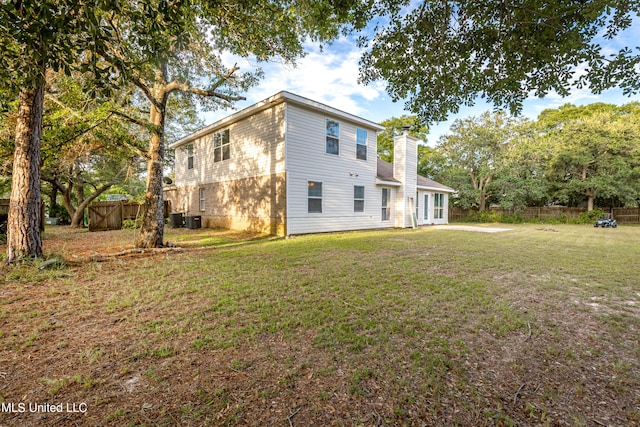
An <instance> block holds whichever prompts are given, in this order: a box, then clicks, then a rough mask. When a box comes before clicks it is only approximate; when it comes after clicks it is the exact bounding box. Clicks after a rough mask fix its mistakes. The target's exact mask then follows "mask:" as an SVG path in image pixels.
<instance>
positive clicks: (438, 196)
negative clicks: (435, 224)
mask: <svg viewBox="0 0 640 427" xmlns="http://www.w3.org/2000/svg"><path fill="white" fill-rule="evenodd" d="M433 218H434V219H442V218H444V194H442V193H435V194H434V195H433Z"/></svg>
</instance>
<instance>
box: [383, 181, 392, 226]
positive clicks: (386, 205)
mask: <svg viewBox="0 0 640 427" xmlns="http://www.w3.org/2000/svg"><path fill="white" fill-rule="evenodd" d="M390 204H391V189H390V188H383V189H382V221H389V220H390V219H391V207H390Z"/></svg>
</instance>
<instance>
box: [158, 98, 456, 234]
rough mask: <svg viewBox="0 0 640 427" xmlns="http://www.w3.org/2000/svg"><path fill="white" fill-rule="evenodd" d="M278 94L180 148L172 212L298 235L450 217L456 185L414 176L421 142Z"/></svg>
mask: <svg viewBox="0 0 640 427" xmlns="http://www.w3.org/2000/svg"><path fill="white" fill-rule="evenodd" d="M383 129H384V128H383V127H382V126H380V125H378V124H376V123H373V122H371V121H369V120H366V119H363V118H360V117H357V116H355V115H352V114H349V113H346V112H344V111H340V110H338V109H336V108H333V107H329V106H327V105H324V104H321V103H319V102H315V101H312V100H310V99H307V98H304V97H301V96H298V95H294V94H292V93H289V92H280V93H277V94H276V95H273V96H271V97H269V98H267V99H265V100H264V101H261V102H258V103H257V104H254V105H252V106H250V107H248V108H246V109H244V110H241V111H239V112H237V113H234V114H232V115H230V116H228V117H226V118H224V119H222V120H219V121H217V122H215V123H213V124H211V125H209V126H207V127H205V128H204V129H202V130H200V131H198V132H196V133H194V134H192V135H189V136H187V137H185V138H183V139H181V140H179V141H177V142H175V143H173V144H171V145H170V148H173V149H175V183H174V184H173V185H172V186H169V187H167V188H165V193H164V194H165V198H166V199H168V200H170V201H171V206H172V210H174V211H180V212H184V214H185V215H199V216H201V223H202V226H204V227H223V228H229V229H245V230H251V231H258V232H266V233H271V234H276V235H282V236H285V235H292V234H304V233H317V232H329V231H345V230H358V229H373V228H385V227H417V226H419V225H423V224H443V223H447V219H448V218H447V213H448V200H449V195H450V194H451V193H452V192H453V189H451V188H449V187H447V186H444V185H442V184H439V183H437V182H435V181H432V180H429V179H427V178H424V177H422V176H419V175H417V173H416V171H417V142H418V141H417V140H415V139H414V138H411V137H410V136H409V135H408V133H407V132H405V133H404V134H403V135H400V136H398V137H396V139H395V147H394V159H395V160H394V164H390V163H387V162H384V161H382V160H380V159H378V157H377V155H376V144H377V143H376V141H377V133H378V132H380V131H381V130H383Z"/></svg>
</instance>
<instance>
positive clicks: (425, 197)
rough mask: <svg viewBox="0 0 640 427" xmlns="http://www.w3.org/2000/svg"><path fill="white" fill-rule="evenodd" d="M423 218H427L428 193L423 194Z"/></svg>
mask: <svg viewBox="0 0 640 427" xmlns="http://www.w3.org/2000/svg"><path fill="white" fill-rule="evenodd" d="M424 219H426V220H428V219H429V195H428V194H425V195H424Z"/></svg>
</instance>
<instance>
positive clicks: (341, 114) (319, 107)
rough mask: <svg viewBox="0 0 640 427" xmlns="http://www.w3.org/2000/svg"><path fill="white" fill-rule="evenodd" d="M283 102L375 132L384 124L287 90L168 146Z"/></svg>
mask: <svg viewBox="0 0 640 427" xmlns="http://www.w3.org/2000/svg"><path fill="white" fill-rule="evenodd" d="M283 102H288V103H291V104H296V105H300V106H303V107H305V108H308V109H311V110H314V111H316V112H322V113H324V114H331V115H333V116H335V117H337V118H340V119H344V120H347V121H350V122H353V123H356V124H358V125H360V126H363V127H367V128H369V129H373V130H375V131H376V132H380V131H383V130H384V126H381V125H379V124H377V123H375V122H372V121H370V120H367V119H363V118H362V117H358V116H356V115H353V114H351V113H347V112H345V111H342V110H339V109H337V108H333V107H330V106H328V105H325V104H323V103H321V102H317V101H313V100H311V99H309V98H305V97H303V96H300V95H296V94H293V93H291V92H287V91H281V92H278V93H276V94H275V95H272V96H270V97H268V98H267V99H264V100H262V101H260V102H257V103H255V104H253V105H251V106H249V107H247V108H244V109H242V110H240V111H237V112H235V113H233V114H231V115H229V116H227V117H224V118H222V119H220V120H217V121H215V122H213V123H211V124H210V125H208V126H206V127H204V128H202V129H200V130H199V131H197V132H194V133H192V134H191V135H188V136H186V137H184V138H182V139H180V140H178V141H176V142H174V143H172V144H170V145H169V148H177V147H179V146H181V145H184V144H188V143H190V142H192V141H195V140H196V139H198V138H200V137H202V136H204V135H207V134H209V133H211V132H214V131H215V130H217V129H220V128H223V127H226V126H229V125H231V124H233V123H236V122H238V121H240V120H242V119H244V118H246V117H249V116H251V115H253V114H256V113H258V112H260V111H263V110H266V109H268V108H271V107H273V106H274V105H277V104H281V103H283Z"/></svg>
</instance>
